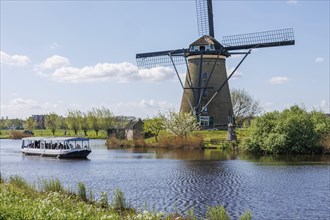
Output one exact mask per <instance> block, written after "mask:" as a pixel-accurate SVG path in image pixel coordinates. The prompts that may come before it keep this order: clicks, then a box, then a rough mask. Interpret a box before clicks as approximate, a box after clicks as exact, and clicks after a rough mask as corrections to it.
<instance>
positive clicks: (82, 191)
mask: <svg viewBox="0 0 330 220" xmlns="http://www.w3.org/2000/svg"><path fill="white" fill-rule="evenodd" d="M77 196H78V198H79V199H81V200H82V201H85V202H86V201H87V193H86V187H85V184H84V183H82V182H79V183H78V193H77Z"/></svg>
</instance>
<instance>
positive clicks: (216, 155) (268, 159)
mask: <svg viewBox="0 0 330 220" xmlns="http://www.w3.org/2000/svg"><path fill="white" fill-rule="evenodd" d="M111 151H118V150H111ZM121 151H122V152H130V153H133V154H137V155H139V156H138V158H157V159H173V160H216V161H219V160H220V161H222V160H246V161H249V162H258V163H263V164H264V165H265V164H267V165H270V164H272V163H276V164H277V165H280V164H283V165H294V164H301V163H307V164H322V163H330V154H315V155H292V154H286V155H252V154H244V153H239V152H233V151H223V150H214V149H212V150H196V149H168V148H157V149H154V148H152V149H150V148H132V149H125V150H121Z"/></svg>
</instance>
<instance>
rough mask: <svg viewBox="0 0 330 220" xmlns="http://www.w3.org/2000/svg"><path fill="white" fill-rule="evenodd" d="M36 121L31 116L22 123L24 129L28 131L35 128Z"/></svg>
mask: <svg viewBox="0 0 330 220" xmlns="http://www.w3.org/2000/svg"><path fill="white" fill-rule="evenodd" d="M36 127H37V122H36V121H35V120H34V119H33V118H28V119H27V120H26V121H25V123H24V129H25V130H28V131H32V130H34V129H36Z"/></svg>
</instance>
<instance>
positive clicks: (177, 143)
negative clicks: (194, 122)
mask: <svg viewBox="0 0 330 220" xmlns="http://www.w3.org/2000/svg"><path fill="white" fill-rule="evenodd" d="M158 146H159V147H171V148H203V147H204V139H203V137H202V136H198V135H191V136H187V137H186V138H185V137H182V136H160V137H159V141H158Z"/></svg>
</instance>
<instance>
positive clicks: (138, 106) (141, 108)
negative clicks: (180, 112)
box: [110, 99, 175, 118]
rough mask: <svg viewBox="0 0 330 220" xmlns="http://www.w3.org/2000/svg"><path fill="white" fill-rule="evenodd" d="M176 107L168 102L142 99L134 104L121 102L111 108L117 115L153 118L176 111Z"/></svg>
mask: <svg viewBox="0 0 330 220" xmlns="http://www.w3.org/2000/svg"><path fill="white" fill-rule="evenodd" d="M174 108H175V106H174V105H173V104H172V103H169V102H167V101H157V100H154V99H149V100H146V99H140V100H136V101H132V102H121V103H117V104H115V105H113V106H111V108H110V109H112V110H113V111H114V114H115V115H132V116H136V117H142V118H146V117H153V116H156V115H157V114H158V113H159V112H166V111H168V110H169V109H174Z"/></svg>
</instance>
